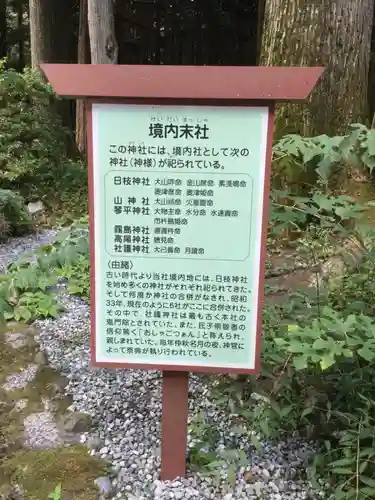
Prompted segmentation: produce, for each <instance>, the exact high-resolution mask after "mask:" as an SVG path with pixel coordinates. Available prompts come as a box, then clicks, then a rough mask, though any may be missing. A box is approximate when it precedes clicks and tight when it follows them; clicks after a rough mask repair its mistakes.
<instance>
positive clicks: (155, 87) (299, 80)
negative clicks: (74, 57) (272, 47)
mask: <svg viewBox="0 0 375 500" xmlns="http://www.w3.org/2000/svg"><path fill="white" fill-rule="evenodd" d="M41 70H42V71H43V72H44V74H45V76H46V77H47V79H48V80H49V82H50V83H51V85H52V86H53V88H54V90H55V92H56V93H57V94H59V95H61V96H66V97H77V98H83V97H87V98H125V99H188V100H197V99H202V100H231V101H233V100H236V101H247V100H262V101H269V100H271V101H302V100H305V99H306V98H307V97H308V95H309V94H310V92H311V91H312V89H313V88H314V86H315V84H316V83H317V81H318V80H319V78H320V76H321V75H322V73H323V71H324V68H322V67H268V66H257V67H247V66H163V65H161V66H151V65H147V66H145V65H111V64H108V65H107V64H106V65H102V64H98V65H95V64H42V65H41Z"/></svg>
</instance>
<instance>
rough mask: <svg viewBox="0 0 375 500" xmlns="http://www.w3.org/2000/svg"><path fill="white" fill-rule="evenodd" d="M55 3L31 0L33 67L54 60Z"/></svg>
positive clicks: (30, 19)
mask: <svg viewBox="0 0 375 500" xmlns="http://www.w3.org/2000/svg"><path fill="white" fill-rule="evenodd" d="M55 1H56V0H55ZM53 3H54V2H51V1H50V0H29V22H30V49H31V67H32V68H33V69H37V68H38V67H39V65H40V64H41V63H43V62H50V61H51V60H52V56H53V39H52V32H53V29H52V15H53V10H52V4H53Z"/></svg>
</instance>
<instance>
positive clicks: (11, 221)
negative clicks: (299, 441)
mask: <svg viewBox="0 0 375 500" xmlns="http://www.w3.org/2000/svg"><path fill="white" fill-rule="evenodd" d="M31 228H32V217H31V215H30V214H29V212H28V210H27V208H26V207H25V203H24V200H23V198H22V197H21V196H19V195H17V194H15V193H13V192H12V191H10V190H8V189H0V240H4V239H6V238H7V237H8V236H20V235H22V234H24V233H27V232H28V231H30V230H31Z"/></svg>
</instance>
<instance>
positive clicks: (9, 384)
mask: <svg viewBox="0 0 375 500" xmlns="http://www.w3.org/2000/svg"><path fill="white" fill-rule="evenodd" d="M37 370H38V365H34V364H32V365H29V366H26V368H25V369H24V370H21V371H19V372H18V373H12V374H11V375H9V376H8V377H7V378H6V380H5V384H3V389H5V390H6V391H13V390H15V389H22V388H24V387H26V385H27V383H28V382H30V381H31V380H33V378H34V377H35V375H36V372H37Z"/></svg>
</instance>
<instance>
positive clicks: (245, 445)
mask: <svg viewBox="0 0 375 500" xmlns="http://www.w3.org/2000/svg"><path fill="white" fill-rule="evenodd" d="M60 300H61V302H62V304H63V305H64V307H65V308H66V312H65V313H64V314H62V315H61V316H60V317H59V318H58V319H56V320H43V321H37V322H36V323H35V325H34V326H35V327H36V328H37V329H38V330H39V332H40V338H39V341H40V343H41V345H42V347H43V348H44V349H45V350H46V352H47V354H48V358H49V360H50V362H51V363H52V364H53V365H54V366H55V367H56V368H58V369H59V370H60V371H61V372H62V373H63V374H64V375H66V376H67V377H68V378H69V380H70V382H69V385H68V386H67V387H66V391H67V393H69V394H71V395H72V396H73V405H72V409H73V410H74V411H80V412H85V413H88V414H90V416H91V417H92V419H93V421H94V423H95V427H96V428H95V429H94V430H93V434H85V435H83V436H82V442H85V443H86V444H87V445H88V446H89V448H90V449H91V454H92V455H96V456H99V457H102V458H104V459H107V460H109V461H110V462H111V463H112V465H113V467H114V470H115V471H116V477H115V478H114V480H113V489H114V493H113V494H114V495H115V493H117V494H116V496H114V498H118V499H124V500H125V499H128V500H135V499H137V500H146V499H147V500H148V499H156V500H164V499H165V500H166V499H171V498H172V499H173V498H175V499H190V498H191V499H194V498H195V499H197V500H201V499H218V500H219V499H223V500H236V499H249V500H250V499H253V500H256V499H269V500H297V499H312V498H321V495H320V494H317V493H314V492H312V491H311V488H310V486H309V484H307V483H306V481H304V480H302V479H301V478H300V475H301V474H300V473H301V471H302V472H303V469H304V463H305V462H306V457H307V455H308V453H310V452H311V451H310V450H309V448H308V446H307V445H306V444H304V443H302V442H300V441H298V440H294V441H289V442H286V443H279V445H278V446H272V445H271V444H269V443H267V442H264V443H263V444H262V447H261V449H260V450H256V449H255V448H254V447H253V446H252V445H251V442H250V439H249V437H248V435H246V434H242V435H241V434H239V435H237V434H233V433H231V432H230V426H229V423H230V415H225V414H223V412H222V411H221V410H220V409H219V408H217V407H215V405H214V404H213V403H212V402H211V401H210V400H209V398H208V385H207V384H208V382H207V381H205V380H204V379H202V378H200V377H198V376H196V375H191V377H190V391H191V394H192V397H191V400H190V417H191V416H193V415H196V414H197V413H198V412H199V411H201V410H204V411H205V414H206V416H207V419H208V421H209V422H210V423H211V424H212V425H213V426H214V427H215V428H216V429H217V430H218V431H219V436H220V437H219V439H218V442H217V443H216V452H217V453H218V454H219V455H220V450H223V449H228V448H230V449H241V450H243V451H244V453H245V455H246V457H247V460H248V466H247V467H238V468H237V472H238V474H237V481H236V484H235V486H234V487H231V486H230V485H229V484H228V480H227V474H226V471H225V468H223V470H222V475H221V478H220V479H219V484H215V480H214V479H213V478H210V477H203V476H202V475H201V474H199V473H197V472H195V473H188V474H187V477H186V478H180V479H178V480H176V481H174V482H172V483H170V482H161V481H159V470H160V421H161V377H160V373H158V372H152V371H135V370H114V369H113V370H110V369H93V368H91V367H90V364H89V359H90V356H89V349H90V348H89V320H90V315H89V309H88V306H87V304H86V303H85V302H84V301H82V300H80V299H79V298H76V297H71V296H68V295H66V294H65V293H63V294H62V295H61V296H60ZM245 470H248V471H250V474H248V476H247V477H249V476H250V477H251V482H248V483H247V482H246V481H245V480H244V471H245ZM245 477H246V475H245Z"/></svg>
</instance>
